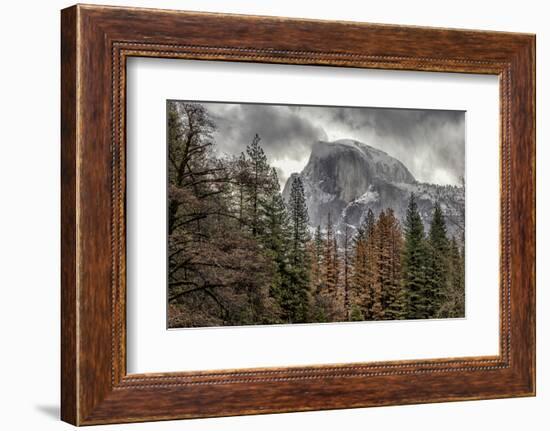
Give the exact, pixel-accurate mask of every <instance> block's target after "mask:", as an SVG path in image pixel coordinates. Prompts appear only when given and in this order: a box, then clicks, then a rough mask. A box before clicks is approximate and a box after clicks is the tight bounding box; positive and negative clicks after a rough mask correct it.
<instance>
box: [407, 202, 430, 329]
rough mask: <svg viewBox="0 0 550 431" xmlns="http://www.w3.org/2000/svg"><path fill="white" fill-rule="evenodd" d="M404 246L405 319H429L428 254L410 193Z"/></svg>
mask: <svg viewBox="0 0 550 431" xmlns="http://www.w3.org/2000/svg"><path fill="white" fill-rule="evenodd" d="M404 228H405V244H404V252H403V260H402V266H403V289H404V291H405V295H406V298H407V318H409V319H425V318H428V317H430V308H431V307H430V303H429V298H428V295H427V293H428V292H427V291H426V266H427V260H428V252H427V245H426V239H425V236H424V225H423V224H422V219H421V218H420V214H419V213H418V207H417V205H416V199H415V196H414V194H413V193H411V196H410V199H409V204H408V207H407V214H406V217H405V226H404Z"/></svg>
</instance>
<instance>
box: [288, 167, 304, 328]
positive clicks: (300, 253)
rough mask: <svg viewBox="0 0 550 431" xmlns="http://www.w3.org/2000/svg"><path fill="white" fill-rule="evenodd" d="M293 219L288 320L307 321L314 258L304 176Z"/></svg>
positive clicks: (296, 189) (297, 183)
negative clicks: (312, 258) (309, 230)
mask: <svg viewBox="0 0 550 431" xmlns="http://www.w3.org/2000/svg"><path fill="white" fill-rule="evenodd" d="M288 212H289V221H290V266H291V271H290V277H291V283H290V284H289V286H288V287H289V289H290V290H289V291H288V295H287V300H286V301H285V304H284V305H285V309H284V310H285V313H286V318H287V320H288V321H291V322H306V321H307V318H308V314H309V302H310V298H309V282H310V260H309V255H308V251H307V244H308V241H309V232H308V223H309V217H308V213H307V206H306V199H305V196H304V187H303V184H302V179H301V178H300V177H298V176H296V177H294V179H293V181H292V186H291V189H290V198H289V201H288Z"/></svg>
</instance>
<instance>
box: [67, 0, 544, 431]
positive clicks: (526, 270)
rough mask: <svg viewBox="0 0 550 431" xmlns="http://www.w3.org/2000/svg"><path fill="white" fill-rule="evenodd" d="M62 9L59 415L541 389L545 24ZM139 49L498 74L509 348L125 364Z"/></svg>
mask: <svg viewBox="0 0 550 431" xmlns="http://www.w3.org/2000/svg"><path fill="white" fill-rule="evenodd" d="M61 16H62V25H61V49H62V62H61V71H62V76H61V79H62V93H61V122H62V134H61V139H62V148H61V161H62V180H61V187H62V200H61V207H62V217H61V222H62V223H61V226H62V247H61V253H62V286H61V287H62V289H61V291H62V296H61V305H62V325H61V339H62V344H61V352H62V364H61V365H62V373H61V374H62V378H61V387H62V395H61V417H62V419H63V420H65V421H67V422H70V423H72V424H75V425H88V424H101V423H113V422H135V421H147V420H161V419H177V418H191V417H208V416H227V415H240V414H256V413H272V412H288V411H305V410H320V409H337V408H351V407H366V406H381V405H389V404H411V403H424V402H441V401H451V400H473V399H481V398H502V397H512V396H532V395H534V394H535V36H534V35H528V34H512V33H497V32H486V31H465V30H448V29H437V28H422V27H402V26H390V25H375V24H360V23H353V22H330V21H313V20H297V19H285V18H274V17H255V16H241V15H219V14H209V13H196V12H177V11H166V10H152V9H151V10H147V9H132V8H118V7H102V6H81V5H77V6H73V7H70V8H68V9H65V10H63V11H62V14H61ZM130 56H146V57H165V58H186V59H200V60H224V61H245V62H258V63H259V62H262V63H288V64H302V65H332V66H345V67H359V68H377V69H406V70H420V71H444V72H464V73H483V74H494V75H498V76H499V77H500V106H501V112H500V117H501V125H500V127H501V133H500V136H501V196H500V202H501V219H500V226H501V263H500V265H501V268H500V273H501V278H500V279H501V282H500V289H501V301H500V304H501V306H500V317H501V318H500V321H501V331H500V354H499V355H498V356H495V357H465V358H451V359H449V358H446V359H435V360H421V361H405V362H381V363H363V364H341V365H327V366H304V367H293V368H267V369H243V370H227V371H221V372H220V371H208V370H206V371H203V372H180V373H160V374H141V375H135V374H132V375H128V374H127V373H126V366H125V364H126V360H125V359H126V357H125V355H126V352H125V333H126V331H125V287H126V286H125V185H126V184H125V97H126V94H125V91H126V88H125V83H126V81H125V76H126V68H125V65H126V59H127V58H128V57H130ZM495 222H496V220H495Z"/></svg>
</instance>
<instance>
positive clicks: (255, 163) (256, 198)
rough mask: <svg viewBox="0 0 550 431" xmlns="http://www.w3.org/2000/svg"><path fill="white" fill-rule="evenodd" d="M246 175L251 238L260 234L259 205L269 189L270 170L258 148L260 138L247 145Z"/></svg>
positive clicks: (255, 136)
mask: <svg viewBox="0 0 550 431" xmlns="http://www.w3.org/2000/svg"><path fill="white" fill-rule="evenodd" d="M246 154H247V156H248V175H247V184H246V188H247V189H248V190H247V191H248V199H247V204H248V207H249V208H248V209H249V213H250V216H249V217H248V218H249V222H250V228H251V231H252V235H253V236H257V235H258V234H260V233H261V230H262V225H261V222H262V220H261V217H260V215H261V205H262V201H263V199H264V198H265V194H266V188H267V189H269V188H270V186H271V184H272V181H271V169H270V166H269V164H268V162H267V156H266V155H265V152H264V150H263V148H262V147H261V146H260V136H259V135H258V134H256V135H254V138H253V139H252V143H251V144H250V145H247V147H246Z"/></svg>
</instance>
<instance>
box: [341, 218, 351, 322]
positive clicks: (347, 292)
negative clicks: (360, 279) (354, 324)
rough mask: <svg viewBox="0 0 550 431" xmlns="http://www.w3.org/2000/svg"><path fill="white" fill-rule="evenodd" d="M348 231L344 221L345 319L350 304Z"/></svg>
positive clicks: (347, 318)
mask: <svg viewBox="0 0 550 431" xmlns="http://www.w3.org/2000/svg"><path fill="white" fill-rule="evenodd" d="M350 246H351V240H350V231H349V225H348V224H347V223H346V224H345V226H344V244H343V262H342V263H343V282H344V283H343V288H344V313H345V317H346V320H349V319H350V317H351V305H350V296H351V294H350V290H351V288H350V284H351V283H350V278H351V257H350V254H351V253H350Z"/></svg>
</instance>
